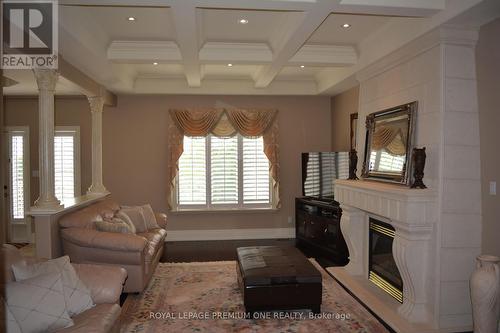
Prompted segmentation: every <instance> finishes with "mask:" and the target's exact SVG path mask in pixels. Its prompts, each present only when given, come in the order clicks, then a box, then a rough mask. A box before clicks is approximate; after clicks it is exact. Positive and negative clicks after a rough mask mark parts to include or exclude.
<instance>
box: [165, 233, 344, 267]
mask: <svg viewBox="0 0 500 333" xmlns="http://www.w3.org/2000/svg"><path fill="white" fill-rule="evenodd" d="M272 245H275V246H295V239H244V240H223V241H220V240H217V241H183V242H166V243H165V250H164V252H163V256H162V258H161V259H160V262H196V261H198V262H203V261H221V260H236V248H238V247H243V246H272ZM299 249H300V250H301V251H302V252H303V253H304V254H305V255H306V256H307V257H310V258H311V257H314V255H313V253H312V252H311V251H310V250H308V249H307V248H303V247H300V248H299ZM314 258H315V259H316V261H317V262H318V263H319V264H320V265H321V266H323V267H329V266H335V263H333V262H332V261H330V260H328V259H327V258H321V257H314Z"/></svg>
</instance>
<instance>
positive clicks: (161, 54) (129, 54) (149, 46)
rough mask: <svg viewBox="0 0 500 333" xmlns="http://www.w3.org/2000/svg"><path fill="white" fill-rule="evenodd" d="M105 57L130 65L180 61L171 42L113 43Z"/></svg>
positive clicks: (177, 48)
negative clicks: (134, 63)
mask: <svg viewBox="0 0 500 333" xmlns="http://www.w3.org/2000/svg"><path fill="white" fill-rule="evenodd" d="M107 57H108V60H111V61H114V62H132V63H133V62H143V61H166V62H179V61H181V60H182V57H181V52H180V50H179V47H178V46H177V44H176V43H175V42H172V41H113V42H111V44H110V45H109V47H108V51H107Z"/></svg>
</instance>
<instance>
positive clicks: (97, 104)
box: [87, 96, 109, 195]
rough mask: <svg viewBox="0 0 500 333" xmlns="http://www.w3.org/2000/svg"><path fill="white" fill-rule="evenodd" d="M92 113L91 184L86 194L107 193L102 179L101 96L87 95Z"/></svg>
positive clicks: (102, 105) (102, 104) (102, 99)
mask: <svg viewBox="0 0 500 333" xmlns="http://www.w3.org/2000/svg"><path fill="white" fill-rule="evenodd" d="M87 98H88V100H89V104H90V112H91V113H92V185H90V187H89V189H88V191H87V194H88V195H103V194H108V193H109V192H108V190H107V189H106V187H104V184H103V181H102V112H103V108H104V97H103V96H89V97H87Z"/></svg>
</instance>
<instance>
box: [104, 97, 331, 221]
mask: <svg viewBox="0 0 500 333" xmlns="http://www.w3.org/2000/svg"><path fill="white" fill-rule="evenodd" d="M214 106H215V107H242V108H277V109H278V110H279V115H278V120H279V122H280V139H279V142H280V163H281V202H282V208H281V210H280V211H278V212H267V213H199V214H193V213H191V214H186V213H184V214H172V213H170V214H169V229H170V230H196V229H237V228H287V227H293V226H294V225H293V224H288V221H287V219H288V216H294V215H295V214H294V198H295V197H296V196H299V195H300V194H301V193H300V192H301V172H300V168H301V163H300V153H301V152H303V151H323V150H330V142H331V141H330V140H331V139H330V134H331V128H330V98H329V97H303V96H300V97H260V96H227V97H226V96H119V98H118V106H117V107H116V108H106V109H105V111H104V118H103V128H104V133H103V161H104V163H103V167H104V183H105V185H106V187H107V188H108V190H110V191H111V193H112V194H113V196H114V197H115V198H116V199H117V200H119V202H121V203H123V204H140V203H146V202H150V203H151V204H152V206H153V208H154V209H155V210H157V211H166V209H167V205H166V203H167V202H166V193H167V177H166V176H167V167H168V163H169V160H168V154H167V143H168V141H167V140H168V125H169V121H170V118H169V115H168V110H169V109H170V108H188V107H214Z"/></svg>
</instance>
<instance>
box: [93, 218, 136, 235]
mask: <svg viewBox="0 0 500 333" xmlns="http://www.w3.org/2000/svg"><path fill="white" fill-rule="evenodd" d="M95 226H96V228H97V230H99V231H105V232H116V233H120V234H131V233H132V230H130V227H129V226H128V224H127V223H125V222H123V221H122V220H121V219H118V218H112V219H110V220H105V221H96V223H95Z"/></svg>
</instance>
